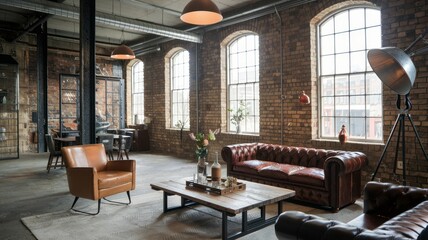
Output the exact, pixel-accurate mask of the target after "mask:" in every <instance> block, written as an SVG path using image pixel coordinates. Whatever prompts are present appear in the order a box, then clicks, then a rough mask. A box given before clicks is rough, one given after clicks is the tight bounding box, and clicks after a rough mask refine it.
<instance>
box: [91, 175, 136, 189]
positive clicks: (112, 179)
mask: <svg viewBox="0 0 428 240" xmlns="http://www.w3.org/2000/svg"><path fill="white" fill-rule="evenodd" d="M127 183H132V172H125V171H102V172H98V188H99V189H106V188H112V187H115V186H119V185H124V184H127Z"/></svg>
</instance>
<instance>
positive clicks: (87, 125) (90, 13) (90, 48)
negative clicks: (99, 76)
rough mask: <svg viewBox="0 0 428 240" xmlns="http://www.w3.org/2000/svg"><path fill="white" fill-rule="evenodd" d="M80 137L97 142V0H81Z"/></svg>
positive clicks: (85, 141)
mask: <svg viewBox="0 0 428 240" xmlns="http://www.w3.org/2000/svg"><path fill="white" fill-rule="evenodd" d="M79 129H80V138H81V143H82V144H89V143H95V0H89V1H88V0H80V124H79Z"/></svg>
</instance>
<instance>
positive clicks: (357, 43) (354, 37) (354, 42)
mask: <svg viewBox="0 0 428 240" xmlns="http://www.w3.org/2000/svg"><path fill="white" fill-rule="evenodd" d="M365 49H366V31H365V30H364V29H362V30H356V31H352V32H351V51H359V50H365Z"/></svg>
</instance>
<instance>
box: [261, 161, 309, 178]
mask: <svg viewBox="0 0 428 240" xmlns="http://www.w3.org/2000/svg"><path fill="white" fill-rule="evenodd" d="M304 168H305V167H302V166H297V165H291V164H282V163H273V164H271V165H269V166H265V167H263V168H262V169H260V170H259V174H260V175H261V176H265V177H271V178H276V179H284V180H287V179H288V176H289V175H290V174H292V173H293V172H295V171H298V170H302V169H304Z"/></svg>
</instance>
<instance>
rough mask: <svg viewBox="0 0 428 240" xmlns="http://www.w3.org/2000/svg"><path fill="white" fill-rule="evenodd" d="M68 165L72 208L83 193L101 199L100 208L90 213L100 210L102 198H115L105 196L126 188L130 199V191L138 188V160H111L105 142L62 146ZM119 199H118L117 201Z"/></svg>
mask: <svg viewBox="0 0 428 240" xmlns="http://www.w3.org/2000/svg"><path fill="white" fill-rule="evenodd" d="M61 151H62V156H63V159H64V161H65V165H66V168H67V180H68V187H69V189H70V193H71V194H72V195H74V196H75V199H74V202H73V205H72V206H71V209H72V210H74V211H76V212H82V213H87V212H83V211H80V210H76V209H74V208H73V207H74V205H75V204H76V202H77V200H78V199H79V198H80V197H82V198H86V199H92V200H98V212H97V213H87V214H92V215H96V214H98V213H99V212H100V205H101V199H102V198H104V199H105V200H107V201H110V202H114V201H111V200H108V199H106V198H105V197H107V196H111V195H114V194H117V193H121V192H126V193H127V195H128V200H129V203H123V204H130V203H131V196H130V193H129V191H130V190H134V189H135V174H136V172H135V169H136V166H135V164H136V162H135V160H121V161H107V156H106V152H105V150H104V145H103V144H101V143H100V144H87V145H76V146H67V147H63V148H62V149H61ZM116 203H117V202H116Z"/></svg>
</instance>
